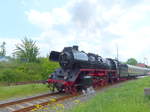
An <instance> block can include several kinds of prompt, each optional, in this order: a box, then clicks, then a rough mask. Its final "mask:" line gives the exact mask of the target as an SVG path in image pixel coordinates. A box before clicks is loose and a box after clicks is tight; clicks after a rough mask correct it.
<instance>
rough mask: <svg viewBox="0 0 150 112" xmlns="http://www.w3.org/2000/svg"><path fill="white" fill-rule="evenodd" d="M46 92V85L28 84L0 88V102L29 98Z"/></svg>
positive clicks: (47, 89)
mask: <svg viewBox="0 0 150 112" xmlns="http://www.w3.org/2000/svg"><path fill="white" fill-rule="evenodd" d="M48 91H49V88H48V87H47V85H43V84H28V85H17V86H7V87H3V86H0V100H6V99H9V98H18V97H23V96H30V95H34V94H37V93H43V92H48Z"/></svg>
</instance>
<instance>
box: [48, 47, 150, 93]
mask: <svg viewBox="0 0 150 112" xmlns="http://www.w3.org/2000/svg"><path fill="white" fill-rule="evenodd" d="M49 60H52V61H57V62H59V64H60V67H61V68H58V69H56V70H55V72H54V73H52V74H51V75H50V76H49V78H48V80H47V82H48V83H49V84H52V85H53V88H56V89H57V90H58V91H65V92H71V93H75V92H77V91H79V90H81V89H85V88H87V87H90V86H93V87H97V86H103V85H105V84H107V83H112V82H114V81H118V80H126V79H128V78H132V77H137V76H141V75H147V73H148V72H150V69H148V68H142V67H137V66H132V65H128V64H122V63H121V62H119V61H118V60H115V59H111V58H106V59H104V58H102V57H101V56H99V55H96V54H93V53H85V52H84V51H79V50H78V46H73V47H65V48H64V49H63V51H62V52H57V51H51V53H50V56H49Z"/></svg>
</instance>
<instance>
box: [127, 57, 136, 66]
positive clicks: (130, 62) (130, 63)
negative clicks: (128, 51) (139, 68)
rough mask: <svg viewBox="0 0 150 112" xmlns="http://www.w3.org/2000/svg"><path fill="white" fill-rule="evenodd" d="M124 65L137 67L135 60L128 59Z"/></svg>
mask: <svg viewBox="0 0 150 112" xmlns="http://www.w3.org/2000/svg"><path fill="white" fill-rule="evenodd" d="M126 63H127V64H129V65H137V63H138V62H137V60H136V59H134V58H130V59H128V60H127V62H126Z"/></svg>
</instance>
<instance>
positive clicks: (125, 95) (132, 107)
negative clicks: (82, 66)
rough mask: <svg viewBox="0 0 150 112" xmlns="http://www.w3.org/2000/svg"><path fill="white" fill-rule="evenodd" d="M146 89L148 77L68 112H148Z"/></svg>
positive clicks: (99, 95)
mask: <svg viewBox="0 0 150 112" xmlns="http://www.w3.org/2000/svg"><path fill="white" fill-rule="evenodd" d="M147 87H150V77H145V78H143V79H138V80H134V81H129V82H127V83H124V84H123V85H122V86H121V87H118V88H111V89H109V90H107V91H105V92H102V93H99V94H97V95H96V96H94V98H92V99H90V100H89V101H88V102H84V103H81V104H80V105H77V106H75V107H74V108H73V109H71V110H69V112H150V97H148V96H144V88H147Z"/></svg>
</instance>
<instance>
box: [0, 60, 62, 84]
mask: <svg viewBox="0 0 150 112" xmlns="http://www.w3.org/2000/svg"><path fill="white" fill-rule="evenodd" d="M58 67H59V64H58V63H56V62H51V61H49V60H48V59H47V58H39V62H38V63H21V62H19V61H17V60H13V61H10V62H5V63H0V81H1V82H7V83H12V82H20V81H34V80H46V79H47V78H48V75H49V74H51V73H52V72H54V70H55V69H56V68H58Z"/></svg>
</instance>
